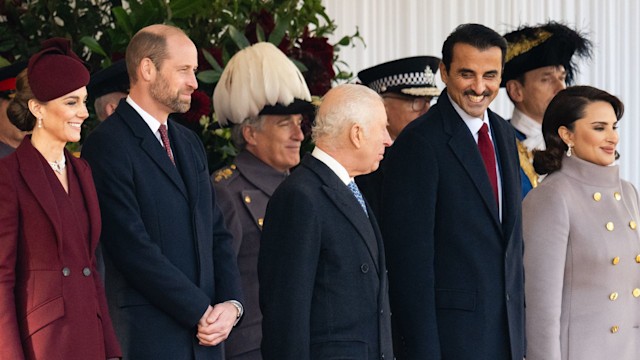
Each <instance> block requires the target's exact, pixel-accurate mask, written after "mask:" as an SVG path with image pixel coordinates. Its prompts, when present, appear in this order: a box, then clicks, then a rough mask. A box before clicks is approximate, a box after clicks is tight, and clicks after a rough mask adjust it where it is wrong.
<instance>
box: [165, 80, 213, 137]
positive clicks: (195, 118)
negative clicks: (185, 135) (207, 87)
mask: <svg viewBox="0 0 640 360" xmlns="http://www.w3.org/2000/svg"><path fill="white" fill-rule="evenodd" d="M204 115H207V116H210V115H211V99H210V98H209V96H208V95H207V94H206V93H204V92H203V91H200V90H196V91H194V92H193V94H191V108H189V111H187V112H186V113H183V114H174V115H173V117H172V118H173V119H174V120H176V121H177V122H179V123H180V124H182V125H184V126H186V127H188V128H190V129H191V130H194V131H196V132H197V131H198V130H199V128H200V118H201V117H202V116H204Z"/></svg>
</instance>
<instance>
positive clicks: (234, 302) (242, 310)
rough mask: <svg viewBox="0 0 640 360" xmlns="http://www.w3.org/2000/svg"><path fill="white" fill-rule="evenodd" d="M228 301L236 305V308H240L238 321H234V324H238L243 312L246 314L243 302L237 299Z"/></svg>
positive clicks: (237, 316)
mask: <svg viewBox="0 0 640 360" xmlns="http://www.w3.org/2000/svg"><path fill="white" fill-rule="evenodd" d="M226 302H228V303H229V304H231V305H233V306H235V307H236V310H238V314H237V315H236V322H234V323H233V326H236V325H237V324H238V321H240V318H241V317H242V314H244V309H243V307H242V304H241V303H240V302H239V301H237V300H227V301H226Z"/></svg>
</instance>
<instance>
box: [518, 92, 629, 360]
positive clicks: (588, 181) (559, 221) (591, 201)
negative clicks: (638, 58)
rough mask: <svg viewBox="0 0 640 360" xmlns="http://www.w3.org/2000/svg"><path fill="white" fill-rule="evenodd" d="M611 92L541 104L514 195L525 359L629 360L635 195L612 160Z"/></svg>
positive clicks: (616, 107)
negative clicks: (535, 139) (532, 178)
mask: <svg viewBox="0 0 640 360" xmlns="http://www.w3.org/2000/svg"><path fill="white" fill-rule="evenodd" d="M622 114H623V105H622V103H621V102H620V100H619V99H618V98H616V97H615V96H613V95H610V94H608V93H606V92H604V91H602V90H599V89H596V88H593V87H589V86H576V87H569V88H567V89H566V90H562V91H560V92H559V93H558V95H556V97H555V98H554V99H553V100H552V101H551V103H550V104H549V106H548V108H547V111H546V112H545V115H544V121H543V123H542V131H543V134H544V140H545V142H546V150H544V151H540V152H535V153H534V162H533V165H534V166H535V169H536V171H537V172H538V173H539V174H548V175H547V177H546V178H545V179H544V181H543V182H542V183H541V184H540V185H539V186H538V187H537V188H535V189H533V190H532V191H531V192H529V195H527V197H526V198H525V199H524V202H523V219H524V220H523V223H524V242H525V251H524V266H525V278H526V282H525V295H526V299H527V307H526V315H527V317H526V318H527V321H526V325H527V329H526V330H527V360H541V359H545V360H549V359H562V360H568V359H639V358H640V343H639V342H638V341H637V340H638V335H639V332H640V299H639V298H640V271H638V270H639V267H640V264H638V263H640V236H639V235H638V229H637V226H638V225H637V224H638V221H639V219H640V213H639V212H638V192H637V191H636V189H635V188H634V187H633V185H632V184H631V183H629V182H627V181H624V180H621V179H620V176H619V169H618V166H617V165H615V161H616V158H617V157H618V153H617V151H616V147H617V145H618V138H619V137H618V131H617V127H618V121H619V120H620V119H621V117H622Z"/></svg>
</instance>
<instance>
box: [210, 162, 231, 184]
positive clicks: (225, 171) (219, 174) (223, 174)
mask: <svg viewBox="0 0 640 360" xmlns="http://www.w3.org/2000/svg"><path fill="white" fill-rule="evenodd" d="M236 174H237V170H236V165H235V164H231V165H229V166H225V167H223V168H222V169H220V170H218V171H216V172H214V173H213V181H214V182H216V183H219V182H221V181H222V180H227V179H231V178H232V177H233V176H234V175H236Z"/></svg>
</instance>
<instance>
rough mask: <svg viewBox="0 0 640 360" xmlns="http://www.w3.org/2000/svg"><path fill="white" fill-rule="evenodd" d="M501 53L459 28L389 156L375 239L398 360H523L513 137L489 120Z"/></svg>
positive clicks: (495, 41)
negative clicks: (431, 88)
mask: <svg viewBox="0 0 640 360" xmlns="http://www.w3.org/2000/svg"><path fill="white" fill-rule="evenodd" d="M505 50H506V42H505V40H504V39H503V38H502V37H501V36H500V35H499V34H497V33H496V32H495V31H493V30H491V29H488V28H486V27H484V26H482V25H477V24H465V25H461V26H459V27H458V28H457V29H456V30H455V31H454V32H453V33H452V34H451V35H449V37H448V38H447V40H446V41H445V43H444V45H443V49H442V63H441V65H440V73H441V77H442V80H443V82H444V83H445V84H446V85H447V87H446V89H445V90H444V91H443V92H442V94H441V95H440V97H439V99H438V103H437V104H436V105H434V106H433V107H431V109H430V110H429V112H427V114H425V115H423V116H422V117H420V118H419V119H417V120H415V121H414V122H412V123H411V124H409V125H408V126H407V127H406V128H405V129H404V130H403V132H402V133H401V134H400V136H399V137H398V138H397V140H396V141H395V143H394V145H393V147H392V148H390V154H389V156H388V158H387V160H386V167H385V178H384V182H383V195H382V201H383V206H382V214H383V215H382V225H381V228H382V233H383V237H384V240H385V247H386V249H387V259H388V267H389V286H390V297H391V305H392V312H393V316H394V320H395V322H396V325H397V330H398V333H399V334H398V335H399V338H400V339H401V344H397V345H398V348H397V349H402V350H398V351H397V352H398V354H396V355H397V356H398V358H402V359H412V360H425V359H478V360H480V359H486V360H498V359H522V358H523V354H524V294H523V267H522V225H521V208H520V178H519V172H518V170H519V168H518V158H517V151H516V145H515V135H514V133H513V129H512V128H511V127H510V126H509V124H508V123H506V122H505V121H504V120H503V119H502V118H500V117H499V116H498V115H496V114H494V113H493V112H492V111H491V110H489V109H488V107H489V104H490V103H491V102H492V101H493V99H494V98H495V96H496V95H497V93H498V90H499V88H500V75H501V71H502V67H503V64H504V54H505Z"/></svg>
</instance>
